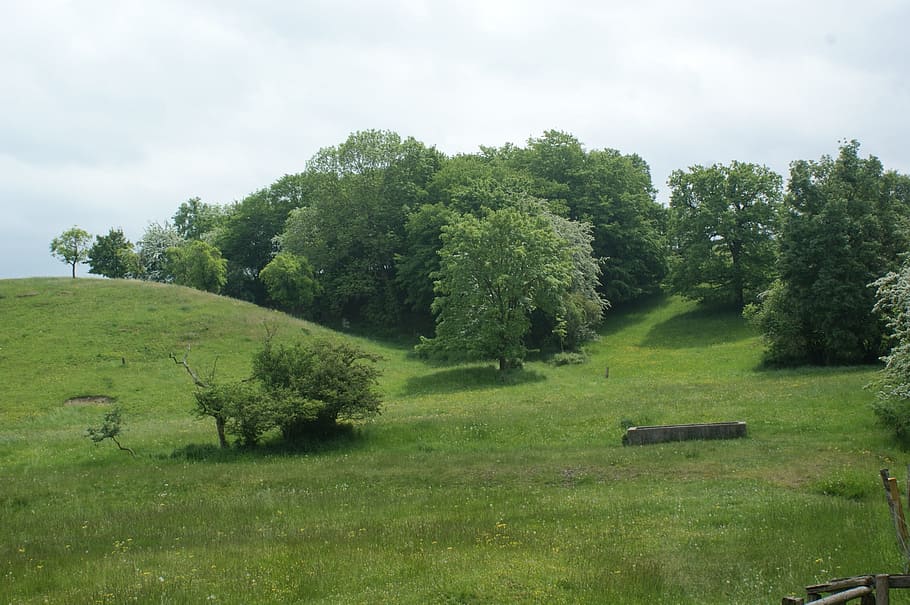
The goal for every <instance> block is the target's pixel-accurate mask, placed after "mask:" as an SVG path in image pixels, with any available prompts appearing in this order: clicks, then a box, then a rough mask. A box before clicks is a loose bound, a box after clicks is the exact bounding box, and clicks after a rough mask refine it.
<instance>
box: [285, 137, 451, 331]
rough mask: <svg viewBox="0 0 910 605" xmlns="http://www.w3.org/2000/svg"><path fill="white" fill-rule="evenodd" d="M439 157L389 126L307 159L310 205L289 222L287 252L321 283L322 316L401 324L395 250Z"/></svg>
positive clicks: (423, 199) (399, 249) (421, 200)
mask: <svg viewBox="0 0 910 605" xmlns="http://www.w3.org/2000/svg"><path fill="white" fill-rule="evenodd" d="M440 161H441V154H440V153H439V152H438V151H436V150H435V149H433V148H428V147H426V146H425V145H424V144H423V143H420V142H419V141H417V140H415V139H413V138H408V139H404V140H402V139H401V137H399V135H397V134H396V133H393V132H388V131H377V130H368V131H361V132H356V133H353V134H351V135H350V137H348V139H347V140H346V141H345V142H344V143H342V144H341V145H339V146H337V147H328V148H324V149H321V150H320V151H319V152H318V153H317V154H316V155H315V156H314V157H313V158H312V159H311V160H310V162H309V164H308V166H307V176H308V178H310V179H311V182H312V184H313V185H312V199H311V203H310V205H309V206H308V207H307V208H305V209H301V210H299V211H297V212H295V213H293V215H292V216H291V217H289V219H288V221H287V225H286V227H285V231H284V233H283V235H282V236H281V238H280V242H281V249H282V250H283V251H287V252H291V253H293V254H297V255H299V256H303V257H305V258H307V260H309V261H310V263H312V265H313V269H314V272H315V274H316V276H317V279H318V281H319V284H320V294H319V296H318V298H317V306H318V308H319V310H320V314H321V316H322V317H323V318H324V319H341V318H349V319H363V320H366V321H368V322H369V323H370V324H372V325H373V326H378V327H386V328H388V327H391V326H395V325H397V324H398V322H399V320H400V319H401V316H402V312H403V299H404V293H403V292H402V289H401V287H400V285H399V282H398V281H397V280H396V270H395V262H396V255H398V254H400V253H401V252H402V246H403V241H404V239H405V233H404V225H405V216H406V215H407V213H408V211H409V209H410V208H417V207H419V206H420V205H421V204H423V203H425V202H426V198H427V194H426V186H427V183H428V182H429V180H430V178H431V177H432V175H433V173H434V172H435V171H436V170H437V168H438V165H439V162H440Z"/></svg>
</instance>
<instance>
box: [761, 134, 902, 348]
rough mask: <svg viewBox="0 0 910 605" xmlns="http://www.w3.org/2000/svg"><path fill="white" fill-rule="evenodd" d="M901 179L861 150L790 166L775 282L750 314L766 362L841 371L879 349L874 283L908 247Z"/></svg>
mask: <svg viewBox="0 0 910 605" xmlns="http://www.w3.org/2000/svg"><path fill="white" fill-rule="evenodd" d="M908 193H910V188H908V178H907V177H906V176H904V175H899V174H896V173H894V172H886V171H885V170H884V169H883V167H882V164H881V162H880V161H879V160H878V158H876V157H874V156H869V157H868V158H865V159H863V158H860V157H859V143H857V142H856V141H851V142H849V143H845V144H843V145H842V146H841V148H840V153H839V154H838V157H837V158H831V157H829V156H823V157H822V158H821V160H819V161H818V162H814V161H803V160H800V161H796V162H793V163H792V164H791V166H790V183H789V186H788V193H787V195H786V196H785V198H784V214H783V219H782V226H781V235H780V257H779V261H778V271H779V275H780V278H779V279H780V281H779V283H778V284H776V285H775V286H774V287H773V288H772V290H771V292H772V294H773V295H772V296H770V297H769V298H768V299H766V300H765V301H764V303H763V304H762V306H761V308H760V309H759V310H758V311H757V312H755V317H756V319H757V322H758V325H759V326H760V327H761V328H762V330H763V332H764V334H765V337H766V341H767V344H768V349H767V355H766V357H767V360H768V361H769V362H774V363H806V362H808V363H816V364H845V363H856V362H867V361H874V360H875V359H877V358H878V356H879V355H881V353H882V352H883V341H882V339H883V331H882V324H881V322H880V321H879V319H878V318H877V317H876V316H875V315H874V314H873V312H872V308H873V306H874V304H875V300H874V291H873V289H872V288H870V287H869V284H870V283H872V282H873V281H874V280H875V279H877V278H878V277H879V276H881V275H883V274H885V273H887V272H888V271H892V270H895V269H896V268H897V267H898V265H899V257H900V255H901V254H902V253H904V252H906V250H907V249H908V244H910V238H908V229H907V218H908V211H910V195H908Z"/></svg>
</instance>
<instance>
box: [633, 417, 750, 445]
mask: <svg viewBox="0 0 910 605" xmlns="http://www.w3.org/2000/svg"><path fill="white" fill-rule="evenodd" d="M745 436H746V423H745V422H743V421H737V422H709V423H704V424H666V425H661V426H633V427H629V428H628V429H627V430H626V434H625V435H623V438H622V442H623V445H647V444H650V443H665V442H667V441H689V440H692V439H736V438H739V437H745Z"/></svg>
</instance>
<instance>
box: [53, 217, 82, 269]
mask: <svg viewBox="0 0 910 605" xmlns="http://www.w3.org/2000/svg"><path fill="white" fill-rule="evenodd" d="M91 244H92V236H91V235H89V232H88V231H86V230H85V229H80V228H79V227H76V226H74V227H72V228H71V229H67V230H66V231H64V232H63V233H61V234H60V235H59V236H57V237H55V238H54V239H52V240H51V256H53V257H54V258H59V259H60V260H62V261H63V262H65V263H66V264H68V265H70V266H72V268H73V278H74V279H75V277H76V265H78V264H79V263H82V262H85V261H86V260H88V251H89V248H90V247H91Z"/></svg>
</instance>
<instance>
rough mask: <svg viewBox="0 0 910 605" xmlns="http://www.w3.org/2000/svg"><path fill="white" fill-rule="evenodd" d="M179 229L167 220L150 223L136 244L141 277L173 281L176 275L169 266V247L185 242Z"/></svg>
mask: <svg viewBox="0 0 910 605" xmlns="http://www.w3.org/2000/svg"><path fill="white" fill-rule="evenodd" d="M184 241H185V240H184V239H183V238H182V237H180V234H179V233H177V229H176V228H175V227H174V226H173V225H172V224H170V223H169V222H167V221H165V222H164V223H157V222H156V223H149V225H148V227H146V228H145V232H144V233H143V234H142V237H141V238H139V241H138V242H136V246H137V247H138V248H139V269H140V272H141V277H142V278H143V279H147V280H150V281H157V282H171V281H173V279H174V275H173V274H172V273H171V272H170V270H169V267H168V255H167V251H168V249H169V248H177V247H179V246H181V245H183V243H184Z"/></svg>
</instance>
